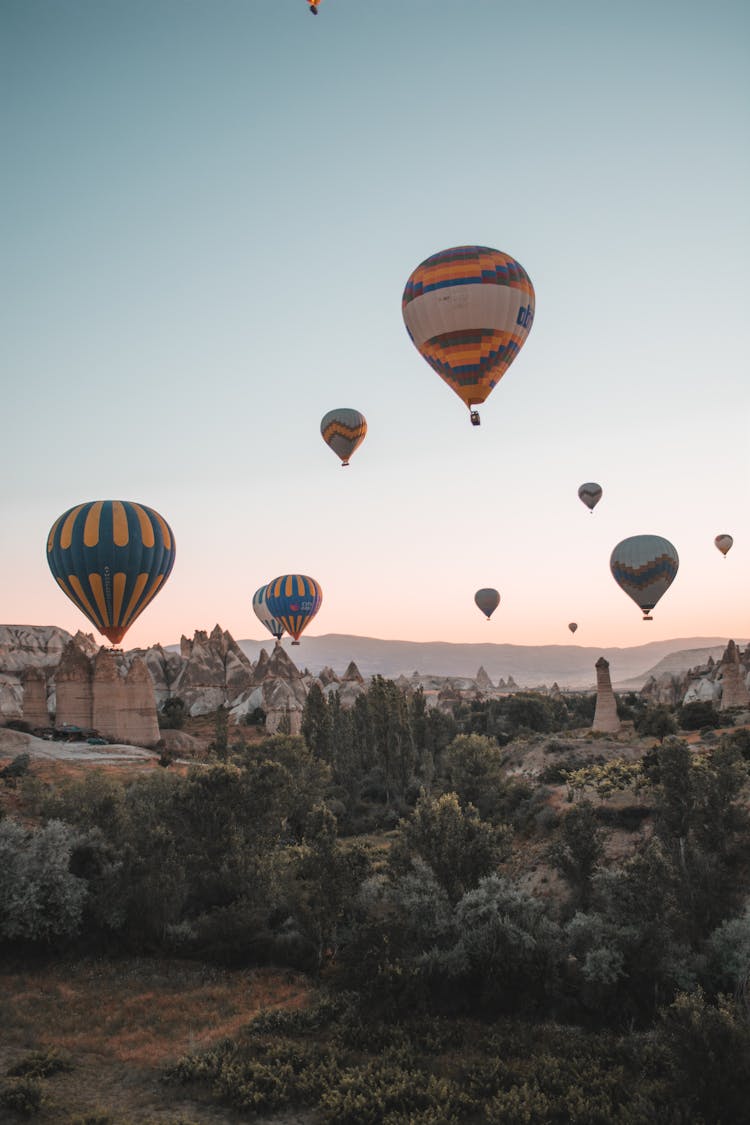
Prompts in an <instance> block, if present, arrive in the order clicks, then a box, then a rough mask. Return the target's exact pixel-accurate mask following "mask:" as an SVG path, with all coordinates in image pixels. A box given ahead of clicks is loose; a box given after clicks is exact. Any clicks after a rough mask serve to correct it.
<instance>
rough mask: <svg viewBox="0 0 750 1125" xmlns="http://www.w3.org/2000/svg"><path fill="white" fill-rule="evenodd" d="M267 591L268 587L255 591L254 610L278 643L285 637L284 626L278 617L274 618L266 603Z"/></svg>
mask: <svg viewBox="0 0 750 1125" xmlns="http://www.w3.org/2000/svg"><path fill="white" fill-rule="evenodd" d="M267 589H268V586H261V587H260V589H259V590H256V591H255V593H254V594H253V609H254V610H255V616H256V617H257V618H258V620H259V621H260V623H261V625H265V627H266V629H268V632H269V633H270V634H271V636H272V637H275V638H276V640H277V641H278V640H280V639H281V637H282V636H283V635H284V626H283V625H282V623H281V622H280V621H279V619H278V617H274V615H273V614H272V613H271V611H270V609H269V608H268V603H267V602H266V590H267Z"/></svg>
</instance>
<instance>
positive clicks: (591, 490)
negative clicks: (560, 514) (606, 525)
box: [578, 481, 602, 512]
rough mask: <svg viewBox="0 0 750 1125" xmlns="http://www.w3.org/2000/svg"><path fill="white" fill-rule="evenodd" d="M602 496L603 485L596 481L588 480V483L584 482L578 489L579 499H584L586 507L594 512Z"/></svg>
mask: <svg viewBox="0 0 750 1125" xmlns="http://www.w3.org/2000/svg"><path fill="white" fill-rule="evenodd" d="M601 498H602V486H601V485H600V484H596V483H595V482H594V481H587V482H586V484H582V485H581V487H580V488H579V489H578V499H579V500H582V501H583V503H584V504H585V505H586V507H587V508H588V509H589V510H590V511H592V512H593V510H594V508H595V507H596V505H597V504H598V503H599V501H600V500H601Z"/></svg>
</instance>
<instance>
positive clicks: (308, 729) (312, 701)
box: [301, 682, 332, 762]
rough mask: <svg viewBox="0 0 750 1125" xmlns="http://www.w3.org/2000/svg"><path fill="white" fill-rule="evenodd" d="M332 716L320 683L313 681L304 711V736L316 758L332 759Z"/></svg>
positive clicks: (326, 760)
mask: <svg viewBox="0 0 750 1125" xmlns="http://www.w3.org/2000/svg"><path fill="white" fill-rule="evenodd" d="M331 728H332V723H331V716H330V713H329V710H328V703H327V701H326V697H325V696H324V694H323V692H322V690H321V688H320V685H319V684H317V683H315V682H313V683H312V684H311V685H310V690H309V691H308V693H307V698H306V700H305V706H304V710H303V712H302V728H301V729H302V737H303V738H304V740H305V742H306V743H307V748H308V750H309V751H310V753H311V754H313V755H314V756H315V757H316V758H322V759H323V761H324V762H330V761H331V757H332V755H331V735H332V729H331Z"/></svg>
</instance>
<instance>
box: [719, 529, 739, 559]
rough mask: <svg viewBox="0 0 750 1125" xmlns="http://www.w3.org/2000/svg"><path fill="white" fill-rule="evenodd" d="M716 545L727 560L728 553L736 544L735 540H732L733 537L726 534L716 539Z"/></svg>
mask: <svg viewBox="0 0 750 1125" xmlns="http://www.w3.org/2000/svg"><path fill="white" fill-rule="evenodd" d="M714 543H715V544H716V546H717V547H718V549H719V550H720V551H721V553H722V555H723V556H724V558H726V557H727V551H728V550H729V549H730V547H731V546H732V544H733V543H734V539H732V536H731V535H727V534H726V533H724V534H723V535H717V536H716V538H715V539H714Z"/></svg>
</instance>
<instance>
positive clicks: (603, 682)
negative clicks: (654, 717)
mask: <svg viewBox="0 0 750 1125" xmlns="http://www.w3.org/2000/svg"><path fill="white" fill-rule="evenodd" d="M591 729H592V730H597V731H602V732H607V733H610V734H616V733H617V732H618V731H619V729H620V720H619V719H618V717H617V703H616V702H615V696H614V692H613V691H612V681H611V680H610V678H609V661H608V660H605V659H604V657H603V656H600V657H599V659H598V660H597V662H596V710H595V711H594V721H593V723H592V724H591Z"/></svg>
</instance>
